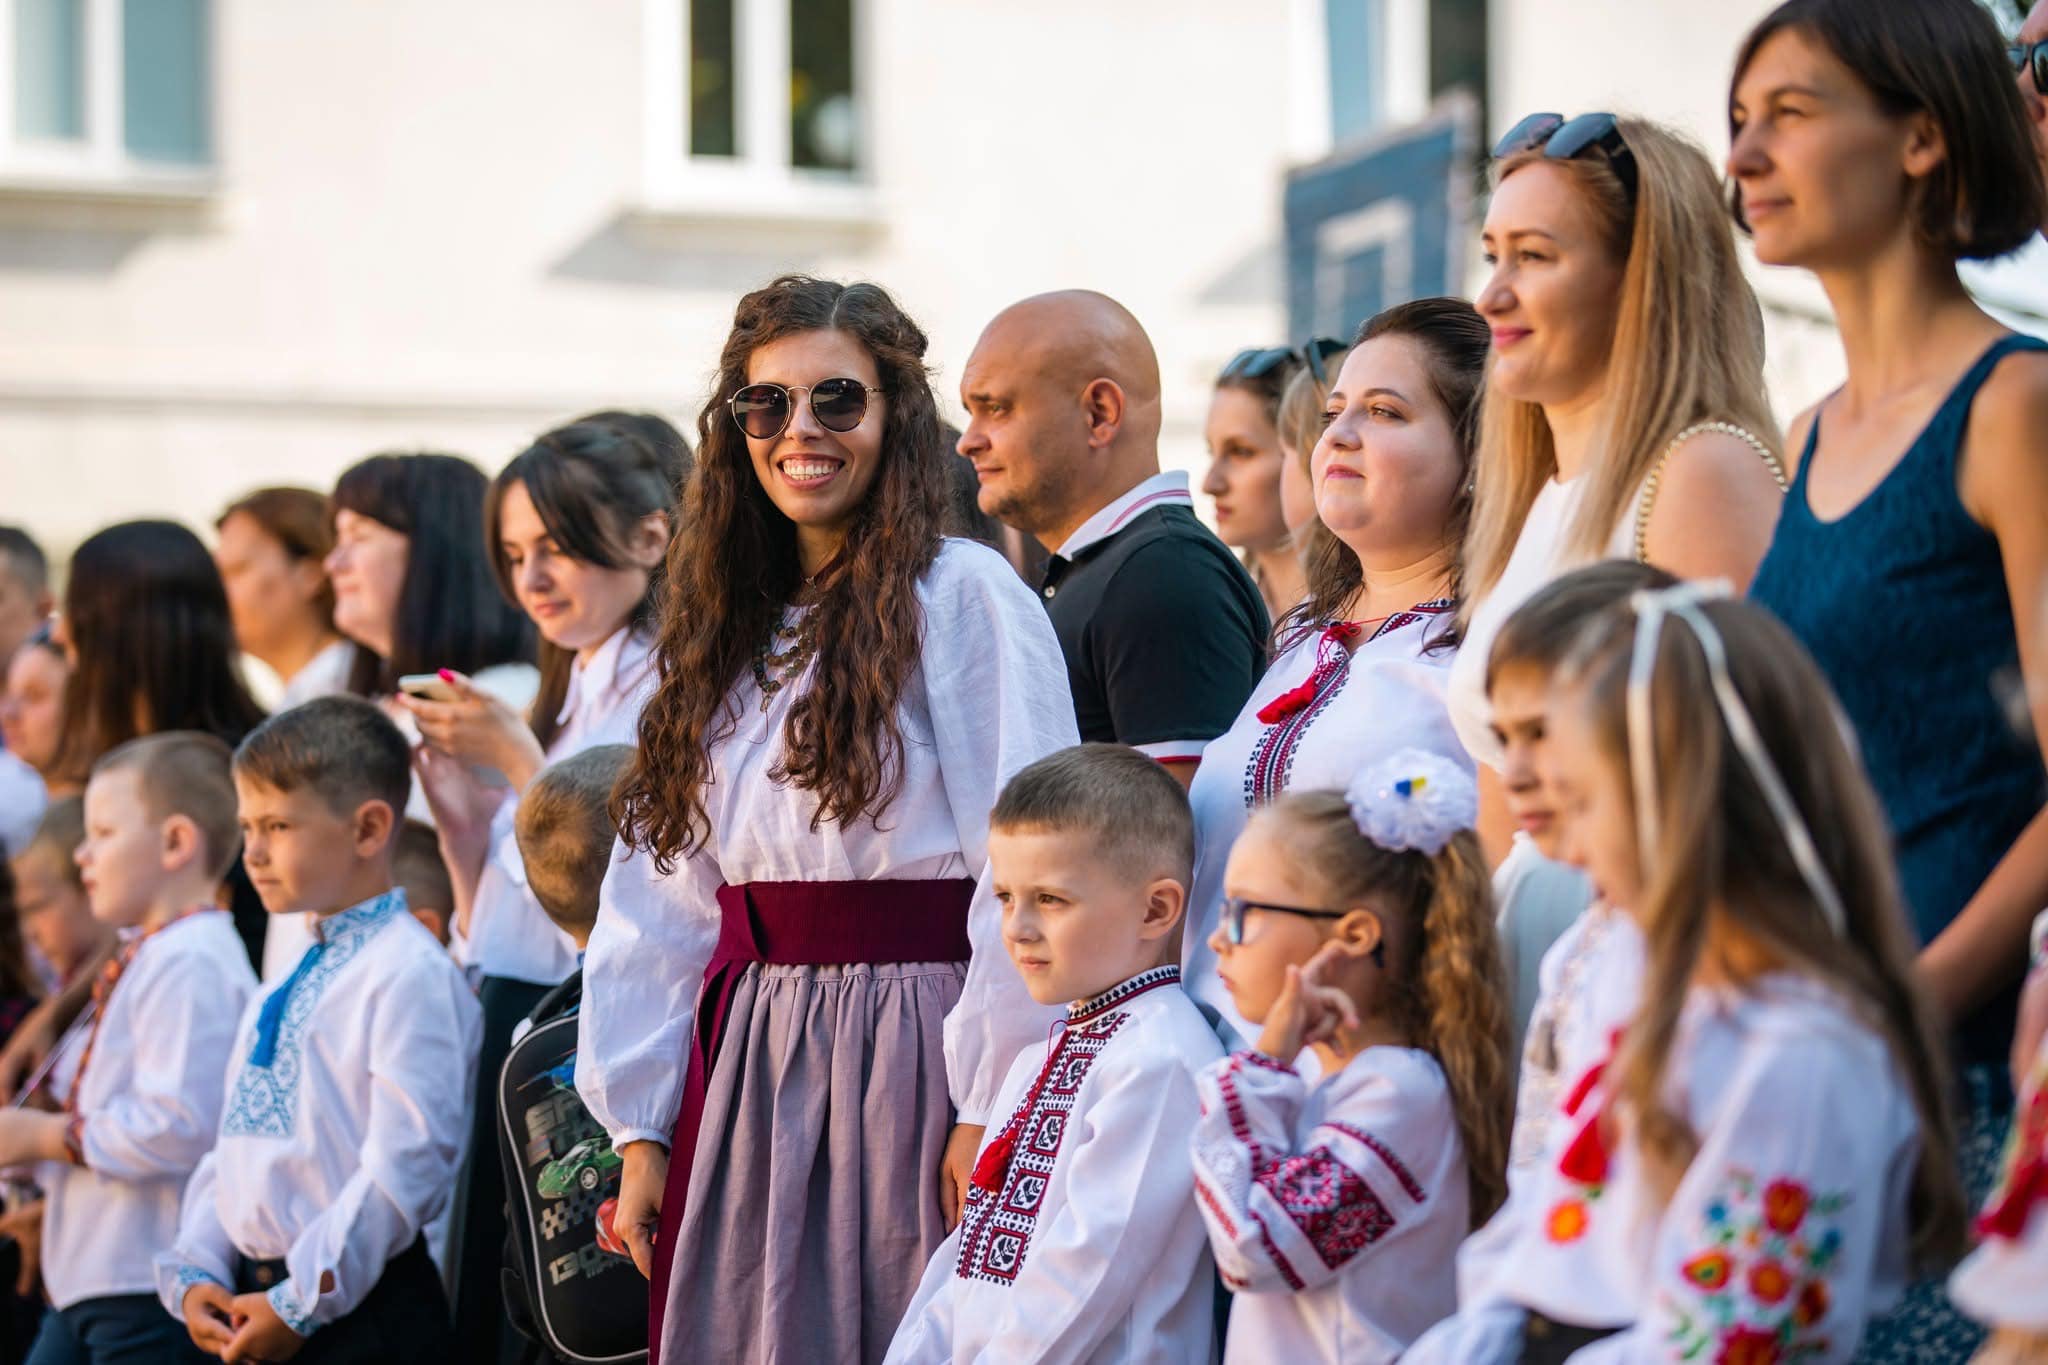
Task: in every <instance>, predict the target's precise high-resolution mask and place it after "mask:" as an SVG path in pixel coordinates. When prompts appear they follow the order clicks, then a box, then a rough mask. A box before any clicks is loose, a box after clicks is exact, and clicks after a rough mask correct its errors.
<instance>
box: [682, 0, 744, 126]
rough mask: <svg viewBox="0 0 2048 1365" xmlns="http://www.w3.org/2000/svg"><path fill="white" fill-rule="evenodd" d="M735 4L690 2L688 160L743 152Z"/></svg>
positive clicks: (714, 0) (712, 0)
mask: <svg viewBox="0 0 2048 1365" xmlns="http://www.w3.org/2000/svg"><path fill="white" fill-rule="evenodd" d="M732 7H733V0H690V38H689V44H690V45H689V50H688V51H687V52H685V53H684V54H683V58H684V61H685V62H686V63H687V69H688V71H689V73H690V155H691V156H735V155H737V154H738V153H739V137H738V132H737V127H738V125H737V121H736V120H735V118H734V108H735V101H734V85H733V43H732Z"/></svg>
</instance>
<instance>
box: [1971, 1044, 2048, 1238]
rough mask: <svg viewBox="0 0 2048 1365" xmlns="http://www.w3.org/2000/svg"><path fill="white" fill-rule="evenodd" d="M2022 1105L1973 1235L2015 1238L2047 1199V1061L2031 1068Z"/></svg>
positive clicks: (2018, 1236)
mask: <svg viewBox="0 0 2048 1365" xmlns="http://www.w3.org/2000/svg"><path fill="white" fill-rule="evenodd" d="M2029 1092H2030V1093H2029V1094H2028V1095H2027V1102H2026V1106H2025V1107H2024V1108H2023V1109H2022V1110H2021V1111H2020V1113H2019V1115H2018V1117H2017V1118H2015V1119H2014V1121H2013V1125H2012V1138H2011V1140H2010V1142H2009V1144H2008V1145H2007V1147H2006V1151H2005V1169H2004V1172H2003V1174H2002V1177H2001V1178H2000V1180H1999V1182H1998V1188H1997V1189H1995V1190H1993V1191H1992V1192H1991V1199H1990V1202H1988V1203H1987V1204H1986V1205H1985V1206H1984V1212H1983V1214H1982V1215H1981V1216H1980V1217H1979V1218H1978V1219H1977V1235H1978V1236H1980V1237H1998V1238H2002V1239H2004V1240H2005V1241H2008V1242H2016V1241H2018V1240H2019V1239H2020V1236H2021V1234H2022V1233H2024V1232H2025V1231H2026V1230H2027V1219H2028V1218H2029V1216H2031V1215H2032V1213H2033V1211H2034V1209H2035V1208H2036V1207H2037V1206H2038V1205H2041V1204H2043V1203H2048V1062H2043V1063H2042V1064H2041V1065H2038V1066H2036V1067H2035V1068H2034V1074H2033V1077H2032V1079H2031V1083H2030V1086H2029Z"/></svg>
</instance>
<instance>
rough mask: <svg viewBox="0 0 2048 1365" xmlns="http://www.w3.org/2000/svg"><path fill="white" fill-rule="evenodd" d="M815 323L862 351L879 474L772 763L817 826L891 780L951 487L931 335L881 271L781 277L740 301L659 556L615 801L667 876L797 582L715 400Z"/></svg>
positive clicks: (698, 831)
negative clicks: (637, 698) (638, 705)
mask: <svg viewBox="0 0 2048 1365" xmlns="http://www.w3.org/2000/svg"><path fill="white" fill-rule="evenodd" d="M816 331H836V332H842V333H844V334H846V335H847V336H850V337H852V338H853V339H854V340H856V341H858V342H859V343H860V344H861V345H862V346H863V347H865V348H866V349H867V351H868V354H869V355H871V356H873V357H874V361H875V368H876V370H877V371H878V372H879V374H880V376H881V388H882V392H883V395H884V400H885V406H886V412H887V415H886V418H885V419H884V424H883V428H882V457H881V468H880V469H879V470H878V471H877V473H876V476H875V482H874V486H873V487H872V488H871V489H870V490H869V493H868V496H867V500H866V501H865V502H864V503H863V504H862V505H861V508H860V510H859V511H858V512H857V513H856V514H855V516H854V519H853V524H852V526H851V527H850V528H849V529H848V531H847V535H846V542H845V544H844V546H843V547H842V548H841V550H840V553H839V554H838V556H837V557H836V559H835V560H834V563H833V565H832V566H831V567H830V568H829V569H828V570H827V572H826V575H825V577H824V578H823V580H822V581H821V582H820V583H818V584H817V585H816V586H815V587H814V588H813V589H811V590H810V591H809V593H808V596H807V600H809V601H811V602H812V603H814V608H813V609H814V610H816V611H817V612H819V613H820V619H821V620H823V621H826V622H829V623H830V625H829V628H828V629H825V630H821V631H820V632H819V634H818V646H817V655H816V661H815V664H814V670H815V671H814V673H813V675H812V678H813V681H812V682H811V684H810V686H809V687H808V688H807V689H806V690H805V692H804V693H803V695H801V696H800V697H798V698H797V700H796V703H795V705H794V706H792V707H791V709H790V713H789V719H788V721H787V723H786V725H785V727H784V730H783V758H782V762H781V765H780V766H779V767H778V768H777V769H776V772H775V776H776V778H777V779H778V780H779V781H785V782H788V783H789V784H791V785H793V786H796V787H800V788H802V789H803V790H805V791H809V792H815V793H816V794H817V798H818V808H817V811H816V813H815V814H814V815H813V816H812V827H813V828H814V829H815V828H816V827H817V826H818V825H820V824H822V823H823V822H824V821H826V820H832V821H836V822H838V823H840V824H846V823H850V822H852V821H855V820H858V819H861V818H863V817H866V818H873V817H877V816H880V815H881V814H882V813H884V812H885V811H886V810H887V809H888V807H889V805H890V803H891V802H893V801H894V800H895V798H896V795H897V792H898V789H899V788H900V786H901V784H902V776H903V763H902V758H903V737H902V734H901V733H900V732H899V730H898V728H897V723H896V702H897V699H898V698H899V697H900V696H901V695H902V693H903V688H904V684H905V683H906V681H907V680H908V679H909V677H910V674H911V671H912V670H913V669H914V668H916V666H917V660H918V656H919V652H920V650H921V648H922V646H923V643H924V612H923V608H922V605H921V604H920V603H919V601H918V596H917V583H918V580H919V579H920V578H921V577H923V575H924V573H925V571H926V570H927V569H928V568H930V567H931V563H932V560H933V559H934V558H935V557H936V556H937V555H938V552H939V544H940V539H941V530H940V528H941V525H942V519H943V517H944V515H945V498H946V466H945V456H946V450H945V446H944V444H943V443H942V440H941V437H940V433H939V414H938V403H937V401H936V400H935V399H934V398H933V396H932V388H931V380H930V377H929V375H928V374H927V373H926V371H925V366H924V354H925V345H926V342H925V334H924V332H923V331H922V330H920V329H919V327H918V326H917V324H916V323H914V322H912V321H911V320H910V318H909V317H908V315H906V314H905V313H904V311H903V310H902V309H901V308H900V307H898V306H897V303H896V301H895V300H894V299H893V298H891V297H890V296H889V295H888V294H887V293H886V292H885V291H884V290H882V289H880V288H879V287H877V286H875V285H872V284H838V283H835V282H833V281H830V280H819V279H812V278H810V277H808V276H803V275H785V276H783V277H781V278H780V279H777V280H776V281H774V282H773V283H772V284H769V285H768V286H766V287H765V288H762V289H757V290H755V291H754V292H753V293H751V294H748V295H747V296H746V297H745V298H743V299H741V300H740V303H739V308H738V309H737V310H736V311H735V312H734V314H733V324H732V332H731V334H730V335H729V336H728V337H727V338H726V342H725V349H724V351H723V352H722V353H721V355H720V356H719V361H718V379H717V382H716V384H715V386H714V387H713V389H712V391H711V396H710V398H709V399H708V400H707V401H706V402H705V404H704V409H703V411H702V412H700V413H699V414H698V416H697V470H696V473H695V475H694V476H693V477H692V478H691V480H690V485H689V489H688V492H687V494H686V496H685V498H684V511H683V517H682V522H683V528H682V530H681V532H680V533H679V534H678V535H677V536H676V538H675V540H674V542H673V543H672V544H671V545H670V547H669V554H668V579H669V593H668V600H667V603H666V604H665V606H664V609H663V613H662V620H661V633H660V639H659V641H658V643H657V646H656V651H655V656H656V662H657V667H658V669H659V677H660V683H659V685H658V687H657V688H656V690H655V693H654V696H653V697H652V699H650V700H649V702H648V704H647V708H646V710H644V711H643V712H642V713H641V716H640V747H639V752H638V755H637V756H636V758H635V760H634V762H633V765H632V767H630V768H629V769H628V770H627V771H626V773H625V775H624V776H623V777H622V778H621V779H620V781H619V786H618V789H617V791H616V792H615V793H614V794H613V797H612V807H613V810H612V813H613V815H614V817H615V818H616V819H617V821H618V826H619V833H620V836H621V837H622V838H624V839H625V841H626V843H627V845H628V846H629V847H632V848H636V849H645V850H648V851H650V852H651V853H652V854H653V855H654V862H655V866H656V868H658V869H660V870H661V871H662V872H663V873H667V872H668V871H670V870H672V869H673V867H674V865H675V859H676V858H677V856H678V855H680V854H685V853H692V852H695V851H696V850H698V849H700V848H702V847H703V845H704V843H705V842H706V841H707V840H708V839H709V838H710V836H711V825H710V818H709V816H708V815H707V813H706V811H705V807H704V796H703V793H704V788H705V786H706V785H707V784H708V783H709V782H710V781H711V757H710V748H711V746H712V745H713V744H715V743H717V742H718V741H720V740H722V739H724V738H726V737H728V736H730V735H731V734H732V733H733V730H734V728H735V726H736V725H737V724H738V721H739V709H738V704H737V702H736V701H735V700H734V698H733V696H732V692H733V688H734V686H735V685H736V684H737V683H738V682H739V681H740V680H741V678H742V676H743V675H744V674H745V673H746V671H747V670H748V668H749V667H750V666H751V663H752V660H753V658H754V656H755V652H756V651H757V650H758V649H760V648H761V647H762V646H763V645H764V644H765V643H766V642H767V641H768V639H769V636H770V633H771V632H772V631H773V630H774V629H775V628H776V626H777V625H778V624H779V622H780V621H781V619H782V613H783V611H784V609H785V608H786V607H787V606H788V605H789V603H790V602H791V601H793V600H794V599H795V598H796V596H797V594H798V592H799V590H800V589H802V588H803V587H804V583H803V574H802V571H801V569H800V567H799V561H798V558H797V542H796V524H795V523H794V522H792V521H790V519H789V518H788V517H786V516H784V515H783V514H782V512H781V511H780V510H778V509H777V508H776V506H775V504H774V503H773V502H771V501H770V500H769V497H768V493H767V491H766V490H765V489H763V488H762V487H761V484H760V481H759V480H758V479H756V478H755V476H754V466H753V462H752V460H751V459H750V458H749V456H748V453H747V442H746V437H745V436H744V435H742V434H741V433H740V431H739V429H738V428H737V427H736V426H735V425H734V424H733V421H732V417H731V415H730V414H729V413H728V411H727V409H726V398H727V396H728V395H730V394H732V393H733V392H734V391H735V390H737V389H739V388H741V387H742V386H744V385H745V384H746V383H747V362H748V360H749V359H750V358H751V357H752V356H753V354H754V352H755V351H756V350H758V349H759V348H760V347H762V346H765V345H767V344H768V343H769V342H772V341H777V340H780V339H781V338H783V337H787V336H794V335H796V334H798V333H802V332H816Z"/></svg>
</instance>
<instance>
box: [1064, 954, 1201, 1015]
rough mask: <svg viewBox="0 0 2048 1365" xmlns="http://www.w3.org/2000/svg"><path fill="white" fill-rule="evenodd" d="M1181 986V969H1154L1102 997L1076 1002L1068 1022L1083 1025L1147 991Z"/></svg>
mask: <svg viewBox="0 0 2048 1365" xmlns="http://www.w3.org/2000/svg"><path fill="white" fill-rule="evenodd" d="M1179 984H1180V968H1179V967H1178V966H1176V965H1174V964H1172V963H1168V964H1167V965H1166V966H1164V967H1154V968H1153V969H1152V970H1151V971H1149V972H1139V973H1138V974H1137V975H1136V976H1134V977H1132V978H1130V980H1128V981H1122V982H1119V983H1117V984H1116V985H1114V986H1111V987H1110V988H1109V989H1108V990H1106V991H1104V992H1103V993H1102V994H1100V995H1097V996H1091V997H1090V998H1088V999H1086V1000H1076V1001H1075V1002H1074V1003H1073V1004H1071V1005H1069V1006H1067V1022H1068V1023H1069V1024H1079V1023H1083V1022H1085V1021H1086V1020H1089V1019H1093V1018H1094V1017H1095V1016H1096V1015H1098V1014H1102V1013H1104V1012H1106V1011H1108V1010H1112V1009H1115V1008H1116V1007H1117V1006H1118V1005H1127V1004H1129V1003H1130V1002H1131V1001H1132V1000H1135V999H1136V998H1137V997H1139V996H1141V995H1143V994H1145V993H1146V992H1147V991H1155V990H1158V989H1159V988H1160V987H1162V986H1178V985H1179Z"/></svg>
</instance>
